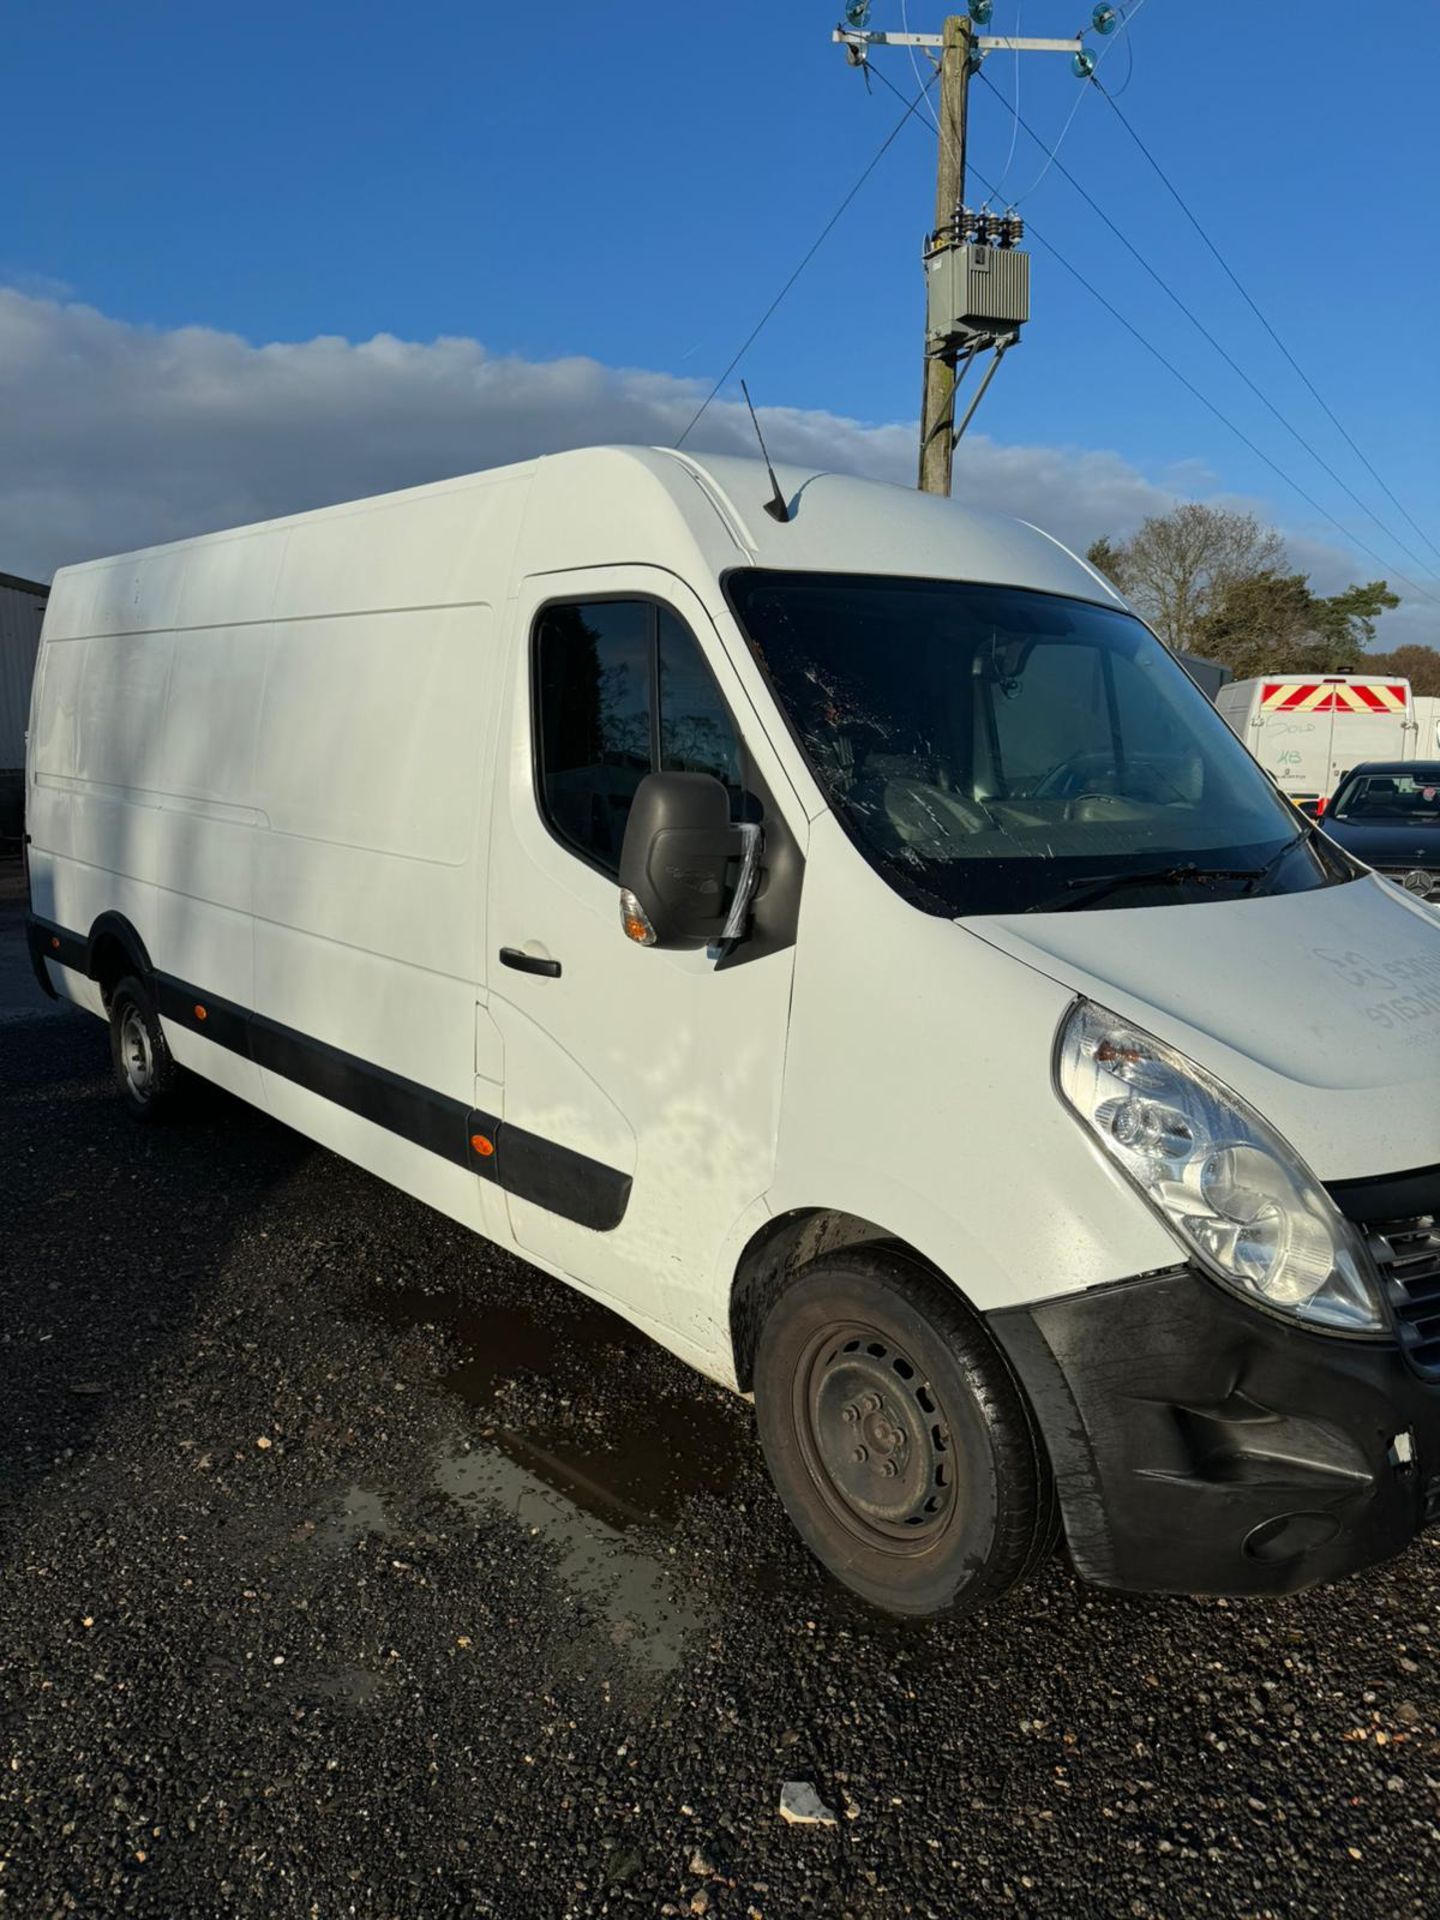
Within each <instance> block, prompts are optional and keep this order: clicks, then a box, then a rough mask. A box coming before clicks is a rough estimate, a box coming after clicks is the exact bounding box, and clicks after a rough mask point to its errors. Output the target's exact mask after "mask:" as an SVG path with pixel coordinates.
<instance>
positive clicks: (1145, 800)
mask: <svg viewBox="0 0 1440 1920" xmlns="http://www.w3.org/2000/svg"><path fill="white" fill-rule="evenodd" d="M725 587H726V591H727V593H728V595H729V599H730V604H731V606H732V608H733V610H734V612H735V615H736V617H737V619H738V620H739V622H740V625H741V628H742V630H743V631H744V633H745V635H746V638H747V640H748V642H749V644H750V647H751V650H752V652H753V653H754V655H755V658H756V660H757V661H758V662H759V664H760V666H761V668H762V669H763V671H764V672H765V674H766V676H767V678H768V680H769V683H770V685H771V687H772V689H773V690H774V693H775V696H776V698H777V700H778V702H779V704H780V706H781V708H782V710H783V712H784V714H785V717H786V719H787V721H788V723H789V725H790V728H791V730H792V731H793V733H794V734H795V736H796V738H797V739H798V741H799V743H800V745H801V747H802V749H803V751H804V752H805V754H806V757H807V758H808V760H809V762H810V765H811V767H812V768H813V769H814V772H815V775H816V778H817V779H818V780H819V782H820V785H821V787H822V788H823V789H824V791H825V793H826V795H827V796H828V798H829V801H830V803H831V805H832V806H833V807H834V808H835V810H836V812H837V813H838V814H839V816H840V818H841V820H842V822H843V823H844V825H845V826H846V828H847V830H848V831H849V833H850V835H851V837H852V838H853V839H854V840H855V841H856V842H857V843H858V844H859V846H860V847H861V849H862V850H863V851H864V853H865V854H866V855H867V857H868V858H869V859H870V861H871V863H872V864H873V865H874V866H876V867H877V868H878V869H879V870H880V871H881V872H882V873H883V874H884V875H885V877H886V878H887V879H888V880H890V881H891V883H892V884H893V885H895V886H896V887H897V888H898V889H899V890H900V891H901V892H903V893H905V894H906V895H907V897H909V898H911V899H912V900H913V901H914V902H915V904H916V905H918V906H922V907H925V908H926V909H927V910H929V911H931V912H935V913H948V914H955V915H968V914H983V913H1014V912H1024V911H1047V910H1060V909H1064V908H1066V907H1069V906H1080V905H1082V904H1083V905H1084V906H1086V907H1090V906H1107V907H1109V906H1117V907H1119V906H1123V907H1138V906H1155V905H1174V904H1175V903H1176V902H1178V901H1182V900H1183V901H1193V900H1207V899H1233V898H1236V897H1237V896H1239V895H1243V894H1249V893H1255V892H1264V893H1274V892H1295V891H1300V890H1303V889H1306V888H1310V887H1315V886H1323V885H1326V884H1327V883H1329V882H1331V881H1335V880H1343V879H1348V878H1350V877H1351V875H1352V873H1353V868H1351V867H1349V866H1348V865H1345V864H1343V863H1342V862H1341V860H1340V858H1339V857H1338V856H1337V855H1335V854H1333V853H1331V852H1330V851H1328V850H1327V848H1326V846H1325V843H1324V842H1323V841H1322V840H1320V839H1319V838H1318V836H1314V835H1311V834H1310V833H1309V832H1308V830H1307V826H1306V823H1305V821H1304V820H1302V818H1301V817H1300V815H1299V814H1298V813H1297V812H1296V811H1295V810H1294V809H1293V808H1292V807H1290V806H1289V805H1288V804H1287V803H1286V802H1285V801H1284V800H1282V799H1281V798H1280V796H1279V795H1278V794H1277V793H1276V792H1275V790H1274V788H1273V787H1272V786H1271V784H1270V782H1269V780H1268V779H1267V778H1266V776H1265V775H1264V774H1263V773H1262V772H1261V770H1260V769H1259V767H1258V766H1257V765H1256V764H1255V762H1254V761H1253V760H1252V759H1251V757H1250V755H1249V754H1248V753H1247V752H1246V751H1245V749H1244V747H1243V746H1242V745H1241V744H1240V742H1239V741H1238V740H1237V739H1236V738H1235V736H1234V734H1232V733H1231V731H1230V729H1229V728H1228V727H1227V726H1226V725H1225V723H1224V721H1223V720H1222V719H1221V718H1220V717H1219V715H1218V714H1217V713H1216V712H1215V710H1214V708H1213V707H1212V706H1211V705H1210V703H1209V701H1208V700H1207V699H1206V698H1205V696H1204V694H1202V693H1201V692H1200V690H1199V688H1198V687H1196V685H1195V684H1194V682H1193V681H1192V680H1191V679H1190V678H1189V676H1188V675H1187V674H1186V673H1185V671H1184V670H1183V668H1181V667H1180V666H1179V664H1178V663H1177V662H1176V660H1175V659H1174V658H1173V656H1172V655H1171V654H1169V653H1168V652H1167V651H1166V649H1165V648H1164V647H1163V646H1162V645H1161V644H1160V642H1159V641H1158V640H1156V639H1155V637H1154V636H1153V635H1152V634H1151V633H1150V632H1149V631H1148V630H1147V629H1146V628H1145V627H1144V626H1142V625H1141V623H1140V622H1139V621H1138V620H1136V619H1135V618H1134V617H1133V616H1132V615H1130V614H1126V613H1121V612H1118V611H1115V610H1112V609H1109V608H1105V607H1098V606H1092V605H1090V604H1088V603H1087V602H1085V601H1079V600H1070V599H1065V598H1061V597H1059V596H1057V595H1052V594H1044V593H1033V592H1030V591H1028V590H1026V589H1022V588H1013V587H990V586H977V585H971V584H968V583H965V582H958V581H951V580H911V579H896V578H888V577H880V576H875V575H861V574H819V573H789V572H772V571H769V570H763V569H758V568H750V569H739V570H736V571H735V572H732V573H730V574H728V575H727V576H726V580H725Z"/></svg>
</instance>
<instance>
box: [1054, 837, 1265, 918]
mask: <svg viewBox="0 0 1440 1920" xmlns="http://www.w3.org/2000/svg"><path fill="white" fill-rule="evenodd" d="M1290 844H1291V845H1294V842H1293V841H1292V842H1291V843H1290ZM1281 851H1282V852H1285V851H1288V848H1282V849H1281ZM1272 864H1273V863H1272ZM1269 871H1270V868H1269V867H1268V866H1264V867H1197V866H1196V865H1195V863H1194V862H1193V861H1191V862H1189V863H1188V864H1186V865H1184V866H1179V867H1157V868H1154V869H1153V870H1142V871H1140V872H1138V873H1134V872H1132V873H1099V874H1093V875H1089V874H1086V875H1082V876H1081V877H1080V878H1079V879H1078V880H1067V881H1066V882H1065V889H1064V891H1063V892H1062V893H1058V894H1054V895H1052V896H1051V897H1050V898H1049V899H1048V900H1037V901H1036V902H1035V905H1034V906H1033V907H1027V908H1026V909H1025V911H1026V912H1027V913H1065V912H1070V911H1073V910H1074V909H1075V908H1076V907H1084V906H1088V905H1089V904H1090V902H1091V901H1092V900H1102V899H1103V898H1104V897H1105V895H1106V894H1108V893H1119V892H1121V891H1122V890H1123V889H1124V888H1126V887H1179V886H1196V887H1200V886H1209V885H1211V884H1213V883H1214V882H1216V881H1220V880H1248V881H1250V882H1251V883H1252V885H1254V884H1257V883H1258V882H1259V881H1261V880H1263V879H1264V877H1265V875H1266V874H1267V873H1268V872H1269ZM1247 891H1249V889H1248V888H1247Z"/></svg>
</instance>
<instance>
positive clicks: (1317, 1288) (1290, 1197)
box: [1056, 1000, 1386, 1333]
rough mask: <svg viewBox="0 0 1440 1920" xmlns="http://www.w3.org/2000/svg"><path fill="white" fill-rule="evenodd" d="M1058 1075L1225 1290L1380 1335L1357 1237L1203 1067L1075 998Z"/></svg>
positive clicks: (1113, 1153) (1381, 1310) (1371, 1277)
mask: <svg viewBox="0 0 1440 1920" xmlns="http://www.w3.org/2000/svg"><path fill="white" fill-rule="evenodd" d="M1056 1077H1057V1080H1058V1083H1059V1087H1060V1092H1061V1095H1062V1096H1063V1098H1064V1099H1065V1101H1066V1102H1067V1104H1068V1105H1069V1106H1070V1107H1072V1108H1073V1109H1074V1111H1075V1113H1076V1115H1077V1116H1078V1117H1079V1119H1080V1120H1081V1121H1082V1122H1083V1123H1084V1125H1085V1126H1087V1127H1088V1128H1089V1129H1090V1131H1091V1132H1092V1133H1093V1134H1094V1136H1095V1138H1096V1139H1097V1140H1098V1141H1099V1143H1100V1145H1101V1146H1102V1147H1103V1149H1104V1150H1105V1152H1106V1153H1107V1154H1108V1155H1109V1156H1110V1158H1111V1159H1112V1160H1114V1161H1115V1163H1116V1164H1117V1165H1118V1166H1119V1167H1120V1168H1121V1169H1122V1170H1123V1171H1124V1172H1125V1173H1126V1174H1127V1175H1128V1176H1129V1178H1130V1179H1131V1180H1133V1181H1134V1183H1135V1185H1136V1186H1137V1187H1138V1188H1139V1189H1140V1191H1141V1193H1143V1194H1144V1196H1145V1198H1146V1199H1147V1200H1148V1201H1149V1202H1150V1204H1151V1205H1152V1206H1153V1207H1154V1208H1155V1210H1156V1211H1157V1212H1158V1213H1159V1214H1160V1215H1161V1217H1162V1218H1163V1219H1164V1220H1165V1222H1166V1224H1167V1225H1168V1226H1169V1227H1170V1228H1171V1229H1172V1231H1173V1232H1174V1233H1175V1234H1176V1235H1177V1236H1178V1238H1179V1239H1180V1241H1181V1242H1182V1244H1183V1245H1184V1246H1185V1247H1186V1248H1187V1249H1188V1250H1189V1251H1190V1252H1192V1253H1193V1254H1194V1255H1195V1256H1196V1258H1197V1259H1198V1260H1199V1261H1200V1263H1201V1264H1202V1265H1203V1266H1204V1267H1205V1268H1207V1269H1208V1271H1209V1272H1210V1273H1212V1274H1213V1275H1214V1276H1215V1278H1216V1279H1217V1280H1222V1281H1223V1282H1224V1283H1225V1285H1226V1286H1228V1287H1232V1288H1234V1289H1235V1291H1236V1292H1237V1293H1242V1294H1245V1295H1248V1296H1249V1297H1250V1298H1251V1299H1254V1300H1259V1301H1262V1302H1263V1303H1264V1304H1265V1305H1266V1306H1267V1307H1275V1308H1277V1309H1279V1310H1280V1311H1281V1312H1282V1313H1291V1314H1294V1315H1295V1317H1296V1318H1297V1319H1300V1320H1304V1321H1307V1322H1309V1323H1310V1324H1311V1325H1314V1326H1322V1327H1331V1328H1336V1329H1340V1330H1342V1331H1345V1332H1350V1333H1358V1332H1366V1333H1373V1332H1375V1331H1377V1330H1379V1329H1381V1328H1383V1327H1384V1326H1385V1324H1386V1313H1385V1306H1384V1302H1383V1298H1382V1295H1381V1293H1380V1288H1379V1282H1378V1278H1377V1276H1376V1275H1375V1274H1374V1270H1373V1267H1372V1264H1371V1261H1370V1257H1369V1255H1368V1254H1367V1253H1366V1251H1365V1248H1364V1246H1363V1244H1362V1242H1361V1241H1360V1238H1359V1236H1358V1235H1357V1234H1356V1233H1355V1232H1354V1230H1353V1229H1352V1228H1351V1226H1350V1225H1349V1223H1348V1222H1347V1221H1346V1220H1345V1219H1344V1218H1343V1217H1342V1216H1341V1214H1340V1213H1339V1211H1338V1210H1337V1208H1336V1207H1335V1204H1334V1202H1333V1201H1332V1200H1331V1199H1330V1197H1329V1195H1328V1194H1327V1193H1326V1192H1325V1190H1324V1188H1323V1187H1321V1186H1320V1184H1319V1182H1318V1181H1317V1180H1316V1179H1315V1178H1314V1176H1313V1175H1312V1174H1311V1173H1310V1172H1309V1170H1308V1168H1306V1167H1305V1166H1304V1164H1303V1163H1302V1162H1301V1161H1300V1159H1299V1158H1298V1157H1297V1156H1296V1154H1295V1153H1294V1152H1293V1151H1292V1149H1291V1148H1290V1147H1288V1146H1287V1145H1286V1144H1285V1142H1284V1141H1283V1140H1282V1139H1281V1138H1280V1136H1279V1135H1278V1134H1277V1133H1276V1132H1275V1131H1274V1129H1273V1128H1272V1127H1270V1126H1269V1125H1268V1124H1267V1123H1266V1122H1265V1121H1264V1120H1262V1119H1261V1117H1260V1115H1259V1114H1258V1113H1255V1112H1253V1111H1252V1110H1251V1108H1249V1107H1248V1106H1247V1105H1246V1104H1245V1102H1244V1101H1243V1100H1241V1099H1239V1098H1238V1097H1237V1096H1236V1095H1235V1094H1233V1093H1231V1092H1229V1091H1228V1090H1227V1089H1226V1088H1225V1087H1222V1086H1221V1085H1220V1083H1219V1082H1218V1081H1217V1080H1214V1079H1212V1078H1211V1076H1210V1075H1209V1074H1208V1073H1206V1071H1205V1069H1204V1068H1203V1067H1198V1066H1196V1065H1195V1063H1194V1061H1193V1060H1187V1059H1186V1058H1185V1056H1184V1055H1183V1054H1181V1053H1177V1052H1176V1051H1175V1049H1174V1048H1173V1047H1167V1046H1166V1045H1165V1044H1164V1043H1163V1041H1160V1040H1155V1039H1152V1037H1151V1036H1150V1035H1149V1034H1148V1033H1142V1032H1140V1031H1139V1030H1138V1029H1137V1028H1135V1027H1132V1026H1130V1025H1129V1024H1128V1023H1127V1022H1126V1021H1123V1020H1121V1019H1120V1018H1119V1017H1118V1016H1117V1015H1115V1014H1113V1013H1107V1012H1106V1011H1105V1010H1104V1008H1103V1007H1097V1006H1093V1005H1092V1004H1091V1003H1090V1002H1089V1001H1087V1000H1079V1001H1077V1002H1076V1003H1075V1005H1074V1006H1073V1007H1072V1008H1071V1009H1070V1011H1069V1013H1068V1014H1067V1015H1066V1016H1065V1019H1064V1020H1063V1021H1062V1022H1061V1026H1060V1033H1059V1036H1058V1044H1057V1054H1056Z"/></svg>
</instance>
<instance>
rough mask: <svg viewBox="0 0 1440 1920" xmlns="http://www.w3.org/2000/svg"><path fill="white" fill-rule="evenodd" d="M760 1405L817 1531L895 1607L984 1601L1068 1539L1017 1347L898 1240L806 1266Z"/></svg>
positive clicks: (783, 1483)
mask: <svg viewBox="0 0 1440 1920" xmlns="http://www.w3.org/2000/svg"><path fill="white" fill-rule="evenodd" d="M755 1408H756V1414H757V1417H758V1420H759V1427H760V1442H761V1445H762V1447H763V1448H764V1451H765V1458H766V1462H767V1464H768V1466H769V1468H770V1473H771V1476H772V1478H773V1479H774V1481H775V1485H776V1488H777V1490H778V1491H779V1494H780V1497H781V1499H782V1500H783V1501H784V1503H785V1506H786V1509H787V1510H788V1512H789V1514H790V1517H791V1519H792V1520H793V1521H794V1523H795V1526H796V1528H797V1529H798V1530H799V1533H800V1535H801V1537H802V1538H803V1539H804V1541H805V1543H806V1545H807V1546H808V1547H809V1548H810V1550H811V1552H812V1553H814V1555H815V1556H816V1558H817V1559H818V1560H819V1561H820V1562H821V1563H822V1565H824V1566H825V1567H826V1568H827V1569H828V1570H829V1572H830V1573H832V1574H833V1575H834V1576H835V1578H836V1579H837V1580H840V1581H841V1582H843V1584H844V1585H845V1586H847V1587H849V1588H850V1589H851V1590H852V1591H853V1592H855V1593H858V1594H859V1595H860V1596H861V1597H862V1598H863V1599H865V1600H867V1601H869V1602H870V1603H871V1605H873V1606H876V1607H880V1608H883V1609H884V1610H885V1611H886V1612H889V1613H896V1614H904V1615H909V1616H911V1617H914V1618H921V1617H924V1616H927V1615H933V1614H944V1613H949V1614H960V1613H968V1612H971V1611H973V1610H974V1609H975V1608H977V1607H980V1606H983V1605H985V1604H986V1603H987V1602H989V1601H992V1600H994V1599H997V1598H998V1597H999V1596H1000V1595H1001V1594H1003V1593H1005V1592H1006V1591H1007V1590H1008V1589H1009V1588H1010V1587H1012V1586H1014V1585H1016V1584H1017V1583H1018V1582H1019V1581H1020V1580H1022V1579H1023V1578H1024V1577H1025V1575H1026V1574H1027V1573H1028V1572H1029V1571H1030V1570H1031V1568H1032V1567H1033V1566H1034V1565H1035V1564H1036V1562H1037V1561H1038V1560H1039V1558H1040V1557H1041V1556H1042V1555H1043V1554H1044V1553H1046V1552H1048V1551H1049V1550H1050V1548H1051V1547H1052V1546H1053V1544H1054V1537H1055V1532H1054V1530H1055V1506H1054V1490H1053V1484H1052V1482H1051V1478H1050V1471H1049V1465H1048V1462H1047V1461H1046V1459H1045V1456H1044V1453H1043V1451H1042V1447H1041V1443H1040V1441H1039V1438H1038V1435H1037V1434H1036V1432H1035V1429H1034V1427H1033V1425H1032V1423H1031V1420H1030V1417H1029V1415H1028V1412H1027V1410H1026V1406H1025V1402H1024V1400H1023V1398H1022V1396H1021V1391H1020V1389H1019V1387H1018V1386H1017V1385H1016V1383H1015V1380H1014V1379H1013V1377H1012V1375H1011V1373H1010V1370H1009V1368H1008V1366H1007V1364H1006V1362H1005V1360H1004V1358H1003V1357H1002V1355H1001V1354H1000V1352H999V1350H998V1349H997V1348H996V1346H995V1344H994V1342H993V1341H992V1340H991V1339H990V1337H989V1335H988V1333H987V1332H986V1331H985V1328H984V1326H983V1324H982V1323H981V1322H980V1320H979V1319H978V1318H977V1317H976V1316H975V1315H974V1314H973V1313H972V1312H971V1311H970V1310H969V1309H968V1308H967V1307H966V1305H965V1304H964V1302H963V1301H962V1300H961V1299H960V1298H959V1296H958V1295H956V1294H955V1293H953V1292H952V1291H951V1290H950V1289H948V1288H947V1287H946V1286H945V1285H944V1283H943V1282H942V1281H941V1280H939V1279H938V1278H937V1277H936V1276H935V1275H934V1274H932V1273H931V1272H930V1271H929V1269H927V1268H926V1267H924V1266H922V1265H921V1264H920V1263H919V1262H918V1261H916V1260H913V1259H911V1258H909V1257H907V1256H906V1255H904V1254H902V1253H901V1252H899V1251H898V1250H893V1249H884V1248H878V1247H867V1248H856V1249H852V1250H846V1251H841V1252H838V1253H835V1254H829V1255H826V1256H825V1257H823V1258H822V1259H820V1260H817V1261H815V1262H813V1263H812V1264H810V1265H809V1266H806V1267H803V1268H801V1269H800V1270H799V1271H798V1272H797V1273H796V1274H795V1275H794V1277H793V1278H792V1279H791V1280H790V1281H789V1283H788V1284H787V1285H786V1286H785V1287H784V1289H783V1290H782V1291H781V1293H780V1294H779V1296H778V1297H777V1298H776V1300H775V1302H774V1304H773V1305H772V1307H771V1308H770V1311H769V1313H768V1314H767V1316H766V1318H765V1321H764V1324H763V1326H762V1327H761V1330H760V1339H759V1347H758V1351H757V1354H756V1361H755Z"/></svg>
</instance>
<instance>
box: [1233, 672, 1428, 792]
mask: <svg viewBox="0 0 1440 1920" xmlns="http://www.w3.org/2000/svg"><path fill="white" fill-rule="evenodd" d="M1215 705H1216V707H1217V708H1218V709H1219V711H1220V713H1221V714H1222V715H1223V716H1224V718H1225V719H1226V720H1227V721H1228V722H1229V724H1230V725H1231V727H1233V728H1234V730H1235V732H1236V733H1237V734H1238V735H1239V737H1240V738H1241V739H1242V740H1243V741H1244V742H1245V745H1246V746H1247V747H1248V748H1249V749H1250V751H1251V753H1252V754H1254V756H1255V758H1256V760H1258V761H1259V763H1260V765H1261V766H1262V767H1263V768H1264V769H1265V771H1266V772H1267V773H1268V774H1269V775H1270V777H1271V779H1272V780H1273V781H1274V782H1275V784H1276V786H1277V787H1279V789H1280V791H1281V792H1282V793H1283V794H1284V795H1285V796H1286V798H1287V799H1290V800H1293V801H1294V802H1295V804H1296V805H1297V806H1301V807H1305V808H1307V809H1309V808H1317V809H1318V810H1319V811H1320V812H1323V811H1324V806H1325V803H1326V802H1327V801H1328V800H1329V799H1330V798H1331V796H1332V795H1333V794H1334V792H1335V789H1336V788H1337V787H1338V786H1339V784H1340V782H1341V781H1342V780H1343V779H1344V777H1345V775H1346V774H1347V773H1348V772H1349V771H1350V769H1351V768H1352V767H1358V766H1361V765H1363V764H1364V762H1366V761H1367V760H1413V759H1414V757H1415V753H1416V738H1417V732H1418V729H1417V726H1416V716H1415V708H1414V702H1413V700H1412V697H1411V692H1410V682H1409V681H1408V680H1406V679H1404V678H1403V677H1401V676H1397V675H1395V674H1393V673H1389V674H1365V673H1336V674H1327V675H1322V674H1316V673H1273V674H1269V675H1267V676H1266V678H1265V679H1263V680H1232V681H1231V682H1230V683H1229V685H1228V686H1224V687H1221V689H1220V691H1219V692H1218V693H1217V694H1216V696H1215ZM1422 751H1423V749H1422Z"/></svg>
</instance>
